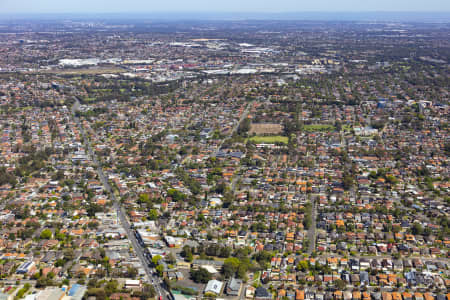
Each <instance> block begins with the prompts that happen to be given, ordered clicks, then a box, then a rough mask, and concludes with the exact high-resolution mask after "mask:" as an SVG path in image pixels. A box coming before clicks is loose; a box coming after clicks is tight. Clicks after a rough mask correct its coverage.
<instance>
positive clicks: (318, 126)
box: [303, 124, 336, 132]
mask: <svg viewBox="0 0 450 300" xmlns="http://www.w3.org/2000/svg"><path fill="white" fill-rule="evenodd" d="M335 129H336V128H335V127H334V126H333V125H328V124H311V125H305V126H303V130H305V131H310V132H312V131H334V130H335Z"/></svg>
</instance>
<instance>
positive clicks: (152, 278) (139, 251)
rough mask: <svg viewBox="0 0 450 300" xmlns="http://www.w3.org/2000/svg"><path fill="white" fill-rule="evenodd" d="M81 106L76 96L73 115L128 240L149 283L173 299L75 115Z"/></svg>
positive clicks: (160, 292)
mask: <svg viewBox="0 0 450 300" xmlns="http://www.w3.org/2000/svg"><path fill="white" fill-rule="evenodd" d="M79 108H80V102H79V100H78V99H76V98H75V103H74V105H73V106H72V111H71V112H72V115H73V117H74V119H75V122H76V123H77V125H78V127H79V128H80V132H81V135H82V137H83V140H84V145H85V147H86V150H87V154H88V155H89V157H90V159H91V160H92V161H93V162H94V164H95V165H97V174H98V177H99V179H100V181H101V182H102V184H103V186H104V188H105V190H106V191H107V192H108V194H109V196H110V197H111V199H112V201H113V203H114V209H115V210H116V212H117V217H118V218H119V221H120V224H121V225H122V227H123V229H124V230H125V232H126V235H127V238H128V240H130V241H131V244H132V246H133V249H134V250H135V252H136V255H137V257H138V258H139V260H140V261H141V265H142V267H143V268H144V270H145V273H146V275H147V278H148V281H149V283H152V284H153V286H154V288H155V291H156V294H157V295H159V296H162V297H163V299H171V297H170V293H169V292H168V291H166V290H165V289H164V288H163V286H162V284H161V283H160V278H159V277H158V276H157V275H154V272H153V270H152V268H151V267H150V262H151V261H150V260H148V259H147V257H146V256H145V255H144V252H145V248H144V247H143V246H141V245H140V244H139V243H138V241H137V240H136V237H135V236H134V233H133V230H132V229H131V226H130V223H129V222H128V219H127V217H126V212H125V210H124V209H123V207H122V206H121V205H120V201H118V199H117V198H116V196H115V194H114V191H113V190H112V188H111V186H110V184H109V182H108V179H107V177H106V176H105V174H104V172H103V169H102V167H101V166H100V164H99V163H98V159H97V157H96V155H95V153H94V151H93V150H92V146H91V144H90V142H89V139H88V138H87V136H86V132H85V130H84V128H83V125H82V124H81V122H80V119H79V118H78V117H77V116H76V115H75V112H76V111H77V110H79Z"/></svg>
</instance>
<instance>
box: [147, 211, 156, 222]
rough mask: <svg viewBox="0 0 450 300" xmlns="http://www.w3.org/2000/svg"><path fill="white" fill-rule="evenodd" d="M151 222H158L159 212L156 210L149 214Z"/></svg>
mask: <svg viewBox="0 0 450 300" xmlns="http://www.w3.org/2000/svg"><path fill="white" fill-rule="evenodd" d="M148 218H149V220H156V219H158V211H157V210H156V209H151V210H150V212H149V213H148Z"/></svg>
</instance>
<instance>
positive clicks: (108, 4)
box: [0, 0, 450, 14]
mask: <svg viewBox="0 0 450 300" xmlns="http://www.w3.org/2000/svg"><path fill="white" fill-rule="evenodd" d="M305 11H326V12H339V11H345V12H352V11H387V12H389V11H418V12H430V11H436V12H443V11H445V12H448V11H450V0H0V14H10V13H11V14H21V13H25V14H28V13H135V12H139V13H145V12H153V13H155V12H169V13H170V12H260V13H285V12H305Z"/></svg>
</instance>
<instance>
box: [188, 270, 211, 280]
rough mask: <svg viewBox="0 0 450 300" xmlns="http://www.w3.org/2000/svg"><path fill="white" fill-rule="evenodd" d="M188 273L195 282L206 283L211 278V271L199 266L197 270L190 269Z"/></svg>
mask: <svg viewBox="0 0 450 300" xmlns="http://www.w3.org/2000/svg"><path fill="white" fill-rule="evenodd" d="M189 274H190V275H191V279H192V280H193V281H194V282H196V283H207V282H208V281H210V280H211V278H212V275H211V273H209V272H208V270H206V269H203V268H199V269H198V270H194V269H191V271H190V272H189Z"/></svg>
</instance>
